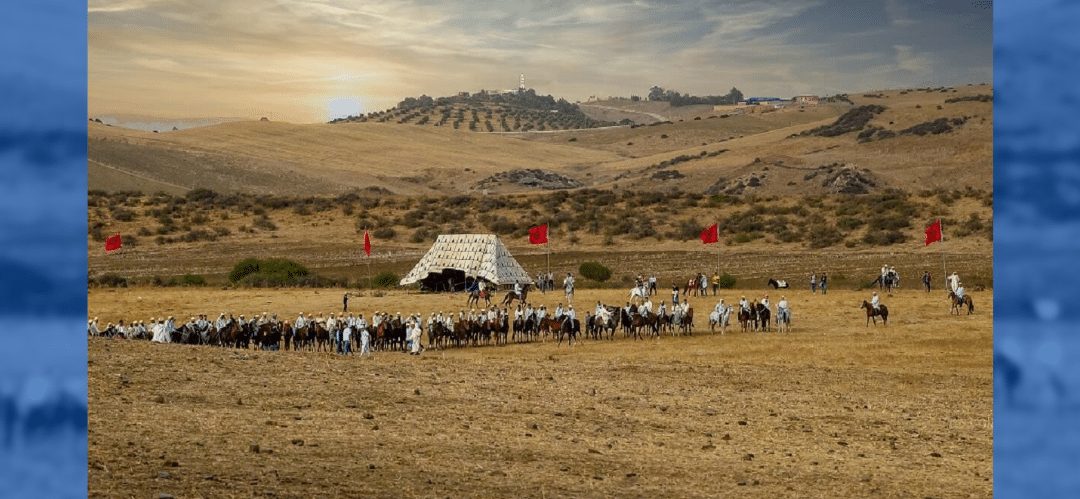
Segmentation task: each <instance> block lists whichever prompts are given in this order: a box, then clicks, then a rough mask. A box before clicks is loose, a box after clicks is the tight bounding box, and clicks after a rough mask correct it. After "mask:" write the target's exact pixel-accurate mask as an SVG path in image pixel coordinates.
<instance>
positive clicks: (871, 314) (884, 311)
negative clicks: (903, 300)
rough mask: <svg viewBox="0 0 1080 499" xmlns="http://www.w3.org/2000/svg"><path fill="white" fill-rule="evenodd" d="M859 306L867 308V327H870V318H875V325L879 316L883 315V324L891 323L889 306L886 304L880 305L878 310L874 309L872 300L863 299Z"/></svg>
mask: <svg viewBox="0 0 1080 499" xmlns="http://www.w3.org/2000/svg"><path fill="white" fill-rule="evenodd" d="M859 308H865V309H866V327H870V319H874V325H875V326H876V325H877V317H878V316H879V315H880V316H881V325H883V326H887V325H889V324H888V322H889V308H888V307H886V306H885V305H881V304H879V305H878V310H874V306H873V305H871V304H870V302H868V301H866V300H863V302H862V305H860V306H859Z"/></svg>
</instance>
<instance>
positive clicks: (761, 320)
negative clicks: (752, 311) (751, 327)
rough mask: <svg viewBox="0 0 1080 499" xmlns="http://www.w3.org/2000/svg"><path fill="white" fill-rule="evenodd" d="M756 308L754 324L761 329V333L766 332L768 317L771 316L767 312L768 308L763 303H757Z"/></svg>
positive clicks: (767, 329) (770, 313)
mask: <svg viewBox="0 0 1080 499" xmlns="http://www.w3.org/2000/svg"><path fill="white" fill-rule="evenodd" d="M756 308H757V319H756V320H755V322H757V327H759V328H761V330H762V331H765V332H768V331H769V316H770V315H772V312H770V311H769V307H766V306H765V304H764V303H758V304H757V307H756Z"/></svg>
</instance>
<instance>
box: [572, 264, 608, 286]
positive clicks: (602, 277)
mask: <svg viewBox="0 0 1080 499" xmlns="http://www.w3.org/2000/svg"><path fill="white" fill-rule="evenodd" d="M578 273H579V274H581V275H582V276H583V277H585V278H586V279H590V280H593V281H596V282H604V281H606V280H608V279H610V278H611V269H609V268H607V267H605V266H603V265H600V264H599V263H597V262H585V263H583V264H581V266H580V267H578Z"/></svg>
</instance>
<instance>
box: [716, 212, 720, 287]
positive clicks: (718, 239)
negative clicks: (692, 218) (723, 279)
mask: <svg viewBox="0 0 1080 499" xmlns="http://www.w3.org/2000/svg"><path fill="white" fill-rule="evenodd" d="M716 275H720V222H719V221H718V222H716Z"/></svg>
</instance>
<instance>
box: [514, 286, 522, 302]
mask: <svg viewBox="0 0 1080 499" xmlns="http://www.w3.org/2000/svg"><path fill="white" fill-rule="evenodd" d="M514 295H516V296H517V298H518V299H519V300H520V299H521V283H520V282H515V283H514Z"/></svg>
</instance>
